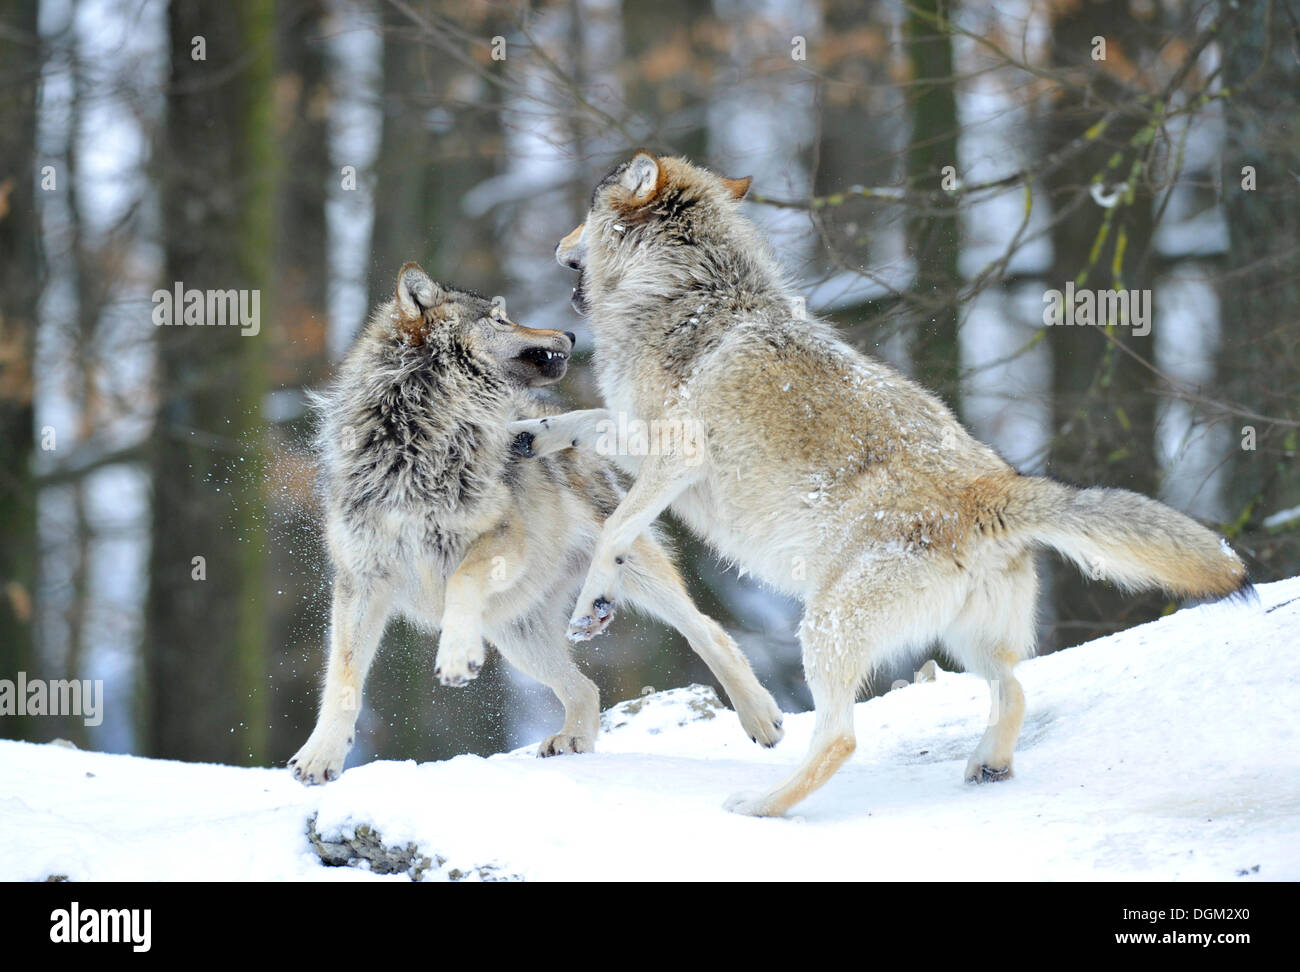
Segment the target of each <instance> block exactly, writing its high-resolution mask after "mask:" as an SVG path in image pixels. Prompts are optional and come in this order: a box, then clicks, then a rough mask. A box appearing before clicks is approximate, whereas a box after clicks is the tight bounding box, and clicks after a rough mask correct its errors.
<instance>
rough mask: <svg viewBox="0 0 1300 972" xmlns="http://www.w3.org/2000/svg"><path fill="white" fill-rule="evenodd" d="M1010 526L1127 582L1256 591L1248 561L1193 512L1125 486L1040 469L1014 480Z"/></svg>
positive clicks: (1215, 591)
mask: <svg viewBox="0 0 1300 972" xmlns="http://www.w3.org/2000/svg"><path fill="white" fill-rule="evenodd" d="M1006 520H1007V527H1008V528H1009V530H1010V531H1011V532H1013V533H1019V534H1020V535H1021V536H1022V537H1024V538H1025V539H1027V540H1029V541H1030V542H1032V543H1036V544H1040V545H1042V546H1045V547H1050V548H1051V549H1053V550H1055V551H1057V552H1058V553H1060V554H1061V555H1063V556H1065V557H1068V558H1069V559H1070V560H1073V561H1074V562H1075V564H1077V565H1078V566H1079V569H1080V570H1082V571H1083V572H1084V573H1085V574H1087V575H1088V576H1089V577H1093V578H1097V579H1103V578H1104V579H1105V580H1109V581H1110V582H1111V583H1113V584H1115V585H1116V586H1118V587H1121V588H1123V589H1124V590H1129V591H1140V590H1150V589H1154V588H1159V589H1160V590H1163V591H1165V592H1166V593H1167V594H1170V595H1172V596H1174V597H1180V598H1194V599H1197V600H1217V599H1218V598H1222V597H1228V596H1230V595H1234V594H1235V595H1238V596H1240V597H1243V598H1249V597H1250V595H1251V593H1252V592H1253V588H1252V587H1251V586H1250V581H1249V579H1248V578H1247V576H1246V565H1245V564H1244V563H1242V561H1241V558H1240V557H1238V556H1237V554H1236V553H1235V552H1234V551H1233V550H1232V548H1231V547H1229V546H1228V542H1227V541H1226V540H1222V539H1220V538H1219V537H1217V536H1215V535H1214V534H1213V533H1211V532H1210V531H1209V530H1207V529H1206V528H1205V527H1203V526H1201V525H1200V524H1199V523H1197V522H1196V521H1195V520H1193V519H1191V518H1190V517H1187V516H1184V515H1183V514H1182V513H1179V512H1177V511H1176V510H1172V509H1170V508H1169V507H1168V506H1165V505H1164V504H1163V503H1158V502H1156V501H1155V500H1153V499H1149V498H1148V497H1146V496H1141V495H1139V494H1138V493H1132V492H1129V491H1128V490H1126V489H1105V488H1102V487H1093V488H1091V489H1075V488H1074V487H1072V486H1066V485H1065V484H1064V483H1058V482H1055V481H1053V480H1050V479H1045V478H1042V477H1039V476H1017V477H1016V478H1015V479H1014V480H1013V481H1012V482H1010V483H1009V484H1008V493H1007V498H1006Z"/></svg>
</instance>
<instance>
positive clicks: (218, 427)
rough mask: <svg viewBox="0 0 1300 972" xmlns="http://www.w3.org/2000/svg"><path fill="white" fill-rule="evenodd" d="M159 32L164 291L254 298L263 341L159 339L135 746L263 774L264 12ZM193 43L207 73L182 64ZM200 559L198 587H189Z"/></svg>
mask: <svg viewBox="0 0 1300 972" xmlns="http://www.w3.org/2000/svg"><path fill="white" fill-rule="evenodd" d="M168 26H169V34H170V38H171V55H172V69H171V79H170V80H171V85H170V90H169V93H168V98H167V128H166V133H165V136H164V144H163V146H162V149H161V155H162V160H161V161H162V167H161V169H160V172H161V175H162V179H163V225H164V244H165V248H166V278H165V280H164V281H163V282H162V284H161V286H162V287H164V288H171V287H173V286H174V285H175V284H178V283H183V284H184V287H185V289H187V290H190V289H197V290H201V291H203V290H222V291H224V290H228V289H232V288H234V289H242V290H247V291H252V292H258V293H260V299H261V320H260V328H261V329H260V332H259V333H258V334H257V335H256V336H252V335H249V336H244V335H243V334H242V333H241V330H240V329H239V328H236V327H208V326H184V325H180V326H172V327H159V328H157V330H156V337H157V346H158V389H159V392H158V394H159V405H158V415H157V419H156V423H155V430H154V437H153V442H152V450H151V452H152V455H151V464H152V474H153V477H152V478H153V512H152V520H153V524H152V526H153V530H152V534H153V549H152V552H151V559H150V571H149V574H150V590H149V596H148V602H147V607H146V625H145V628H146V632H145V644H144V659H145V664H144V671H145V680H144V686H143V692H144V695H143V699H142V701H143V706H142V710H143V711H142V721H143V726H142V730H143V731H142V732H141V734H140V738H141V739H142V741H143V744H144V748H145V751H146V753H147V754H148V755H150V756H163V757H173V758H181V759H194V760H211V761H218V762H236V763H259V762H263V761H264V760H265V758H266V751H267V748H266V738H267V723H268V720H269V707H268V700H269V695H270V693H269V690H268V686H267V684H266V669H267V660H266V652H267V644H266V625H265V590H264V587H265V539H264V530H265V527H264V510H265V495H264V493H265V490H264V486H263V456H262V452H263V441H262V431H261V409H262V399H263V396H264V393H265V389H266V370H265V359H266V356H267V351H266V349H267V348H268V347H269V344H268V340H269V339H268V336H267V330H268V328H271V327H272V326H273V322H274V320H275V316H274V306H273V305H274V301H273V299H272V298H273V294H272V293H271V292H270V291H269V289H268V284H269V283H270V280H269V274H268V272H267V268H268V267H269V266H270V265H271V262H272V255H273V249H272V233H273V220H274V213H275V200H274V198H273V192H272V189H273V186H274V180H275V170H274V152H273V132H272V124H271V106H272V97H271V94H272V92H271V51H272V45H273V26H272V14H271V4H270V3H269V0H260V2H259V0H250V2H248V3H244V4H240V5H239V6H238V7H237V8H233V9H232V10H231V11H229V12H227V13H224V14H223V15H221V16H213V15H212V14H211V11H209V10H207V9H206V8H205V5H204V4H202V3H199V2H195V0H173V2H172V4H171V6H170V8H169V10H168ZM196 37H202V38H203V39H204V40H205V42H206V48H207V51H206V53H207V59H206V60H198V61H196V60H193V59H192V56H191V55H192V50H193V46H192V45H193V39H194V38H196ZM173 311H174V313H175V314H177V315H179V308H174V309H173ZM179 319H180V318H179V316H178V317H177V320H179ZM196 557H202V558H204V564H205V567H204V569H205V571H206V579H203V580H198V579H194V572H195V570H196V568H195V566H194V564H195V560H194V558H196Z"/></svg>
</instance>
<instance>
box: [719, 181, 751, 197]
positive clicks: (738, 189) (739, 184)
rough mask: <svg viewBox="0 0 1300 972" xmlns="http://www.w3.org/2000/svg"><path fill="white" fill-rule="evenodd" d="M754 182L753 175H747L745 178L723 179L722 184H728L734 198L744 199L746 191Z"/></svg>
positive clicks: (727, 186) (728, 190)
mask: <svg viewBox="0 0 1300 972" xmlns="http://www.w3.org/2000/svg"><path fill="white" fill-rule="evenodd" d="M753 183H754V177H753V176H745V178H743V179H723V180H722V184H723V185H724V186H726V188H727V192H729V193H731V198H732V199H744V198H745V193H747V192H749V187H750V186H751V185H753Z"/></svg>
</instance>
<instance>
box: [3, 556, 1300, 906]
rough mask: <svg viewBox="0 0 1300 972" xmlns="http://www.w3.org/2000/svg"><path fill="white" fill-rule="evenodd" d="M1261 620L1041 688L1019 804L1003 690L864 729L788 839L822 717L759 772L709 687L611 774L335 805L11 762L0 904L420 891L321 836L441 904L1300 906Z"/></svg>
mask: <svg viewBox="0 0 1300 972" xmlns="http://www.w3.org/2000/svg"><path fill="white" fill-rule="evenodd" d="M1259 594H1260V603H1259V604H1257V605H1254V604H1252V605H1241V604H1224V605H1211V606H1206V607H1200V608H1194V609H1189V610H1186V611H1181V612H1179V613H1177V614H1175V615H1173V616H1172V617H1168V618H1165V619H1163V620H1161V621H1158V622H1156V623H1154V624H1150V625H1146V626H1143V627H1140V628H1135V629H1132V630H1130V631H1126V632H1123V633H1121V634H1119V635H1115V636H1112V637H1109V638H1104V639H1101V640H1099V641H1095V642H1092V643H1090V644H1086V645H1081V646H1079V647H1077V648H1073V649H1070V650H1068V651H1064V652H1061V653H1059V654H1056V655H1052V656H1048V657H1046V658H1041V659H1036V660H1034V661H1031V662H1028V663H1026V664H1024V665H1022V666H1021V668H1020V669H1019V674H1020V678H1021V680H1022V682H1023V683H1024V687H1025V692H1026V694H1027V696H1028V703H1029V708H1028V716H1027V718H1026V722H1025V728H1024V732H1023V733H1022V736H1021V741H1020V746H1019V750H1018V753H1017V757H1016V772H1017V775H1016V777H1015V779H1013V780H1011V781H1009V782H1007V783H1002V784H996V785H986V786H978V787H977V786H968V785H966V784H964V783H963V782H962V768H963V765H964V763H965V760H966V757H967V755H968V754H969V752H970V750H971V748H972V747H973V746H974V745H975V742H976V740H977V739H978V738H979V735H980V733H981V731H982V729H983V720H984V717H985V714H986V709H987V696H986V692H985V688H984V685H983V683H982V682H981V681H979V680H977V679H975V678H973V677H968V676H964V675H956V674H949V673H942V672H941V673H940V674H939V677H938V680H937V681H934V682H923V683H919V684H914V685H910V686H908V687H907V688H903V689H898V690H896V691H893V692H890V693H888V694H887V695H885V696H883V697H881V698H878V699H875V700H873V701H871V702H865V703H863V704H861V705H859V706H858V709H857V732H858V750H857V753H856V754H855V755H854V756H853V758H852V759H851V760H850V762H849V764H848V765H847V766H846V767H845V768H844V769H843V770H842V771H841V772H840V773H839V774H838V775H837V776H836V777H835V778H834V779H833V780H832V781H831V782H830V784H829V785H828V786H826V787H825V788H824V789H823V790H822V791H820V792H819V793H817V794H815V795H814V796H813V797H812V798H810V799H809V800H808V801H806V802H805V803H804V804H802V805H801V806H800V807H798V808H796V811H795V812H796V814H797V816H794V817H792V818H789V819H785V820H757V819H751V818H745V817H738V816H733V815H731V814H728V813H725V812H724V811H723V810H722V809H721V806H722V802H723V800H724V799H725V798H726V796H727V795H728V794H730V793H732V792H733V791H735V790H742V789H759V788H763V787H765V786H767V785H769V784H772V783H775V782H777V781H778V780H779V779H780V778H781V777H783V776H784V774H785V773H786V772H787V771H788V770H789V769H790V768H791V767H792V766H793V765H794V764H795V763H796V762H797V760H798V759H799V757H800V755H801V754H802V753H803V751H804V747H805V746H806V744H807V742H808V737H809V734H810V732H811V729H812V718H813V717H812V715H811V713H807V714H801V715H795V716H790V717H788V718H787V719H786V727H787V735H786V738H785V741H784V742H782V743H781V745H780V746H778V747H777V748H776V749H775V750H771V751H765V750H760V749H759V748H758V747H756V746H754V745H753V744H752V743H750V742H749V740H748V739H747V738H745V736H744V734H743V733H742V732H741V729H740V726H739V724H738V722H737V721H736V718H735V716H734V715H733V714H732V713H731V712H730V711H729V710H726V709H724V708H721V707H719V706H717V705H716V703H715V702H714V701H713V700H712V696H711V693H710V692H709V691H708V690H706V689H702V688H700V687H693V688H688V689H679V690H675V691H670V692H664V693H660V694H659V695H655V696H650V697H647V698H645V699H637V700H633V701H632V702H630V703H624V704H622V705H620V706H617V707H615V708H614V709H613V710H611V711H610V712H607V713H606V730H607V731H603V732H602V734H601V737H600V740H599V747H600V752H599V753H597V754H595V755H589V756H576V757H574V756H568V757H559V758H555V759H549V760H538V759H534V758H533V757H532V755H531V750H527V751H520V752H515V753H509V754H502V755H499V756H494V757H492V758H490V759H481V758H478V757H474V756H461V757H457V758H456V759H452V760H448V761H446V762H442V763H430V764H425V765H420V766H417V765H415V764H414V763H410V762H407V763H395V762H387V763H375V764H371V765H367V766H361V767H358V768H356V769H352V770H349V771H348V772H346V773H345V774H344V775H343V777H342V779H340V780H339V781H338V782H336V783H333V784H330V785H328V786H325V787H319V788H312V789H307V788H304V787H302V786H300V785H299V784H297V783H295V782H294V781H293V780H292V779H290V777H289V774H288V772H287V771H285V770H283V769H274V770H267V769H237V768H232V767H224V766H206V765H197V764H185V763H171V762H162V761H154V760H145V759H138V758H133V757H127V756H112V755H105V754H99V753H83V752H77V751H74V750H69V749H64V748H61V747H57V746H50V745H32V744H27V743H16V742H0V879H5V880H15V879H19V880H41V879H44V878H46V877H48V876H50V875H66V876H68V877H69V878H71V879H72V880H74V881H81V880H94V879H128V880H131V879H141V880H175V879H218V880H223V879H235V880H268V879H280V878H293V879H319V880H368V881H375V880H387V881H405V880H408V878H407V876H406V875H405V874H403V873H399V874H390V875H386V876H380V875H378V874H374V873H370V872H369V871H367V870H364V869H360V868H357V867H325V866H322V864H321V859H320V857H319V856H318V854H317V852H316V850H315V849H314V848H313V844H312V842H310V841H309V840H308V837H307V830H308V821H309V820H312V819H313V818H314V819H315V828H316V831H317V832H318V834H319V837H320V839H321V841H322V842H323V843H322V846H323V847H324V848H325V851H326V853H339V847H338V842H339V841H341V840H345V839H346V840H348V841H349V842H350V844H349V846H352V847H355V846H360V845H363V844H367V843H369V844H370V845H373V846H376V847H377V846H378V844H379V842H380V841H382V843H383V845H384V846H385V848H387V853H388V856H389V857H392V858H394V859H398V860H401V861H408V860H409V861H410V862H413V864H414V867H415V869H416V870H418V871H419V872H420V873H422V874H423V876H424V878H425V879H426V880H439V879H448V878H451V879H459V878H462V877H468V878H481V877H489V878H508V877H523V878H526V879H530V880H558V879H717V878H722V879H726V878H734V879H772V878H813V879H816V878H848V879H974V878H978V879H999V878H1008V879H1043V878H1047V879H1080V878H1082V879H1089V878H1095V879H1130V878H1142V879H1209V880H1249V879H1263V880H1297V879H1300V736H1298V735H1297V727H1298V723H1300V718H1298V717H1297V713H1298V712H1300V651H1297V641H1298V640H1300V578H1294V579H1292V580H1289V581H1284V582H1280V583H1277V584H1269V585H1266V586H1263V587H1261V588H1260V590H1259ZM367 828H369V829H367ZM346 853H348V852H347V851H344V854H345V855H346ZM400 866H402V867H405V866H406V864H405V863H402V864H400Z"/></svg>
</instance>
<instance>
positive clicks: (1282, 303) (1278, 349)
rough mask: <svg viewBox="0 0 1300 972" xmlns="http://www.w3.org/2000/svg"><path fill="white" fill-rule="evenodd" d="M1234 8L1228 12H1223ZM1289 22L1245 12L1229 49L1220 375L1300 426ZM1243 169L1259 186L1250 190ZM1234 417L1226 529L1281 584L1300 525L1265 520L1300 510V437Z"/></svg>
mask: <svg viewBox="0 0 1300 972" xmlns="http://www.w3.org/2000/svg"><path fill="white" fill-rule="evenodd" d="M1229 6H1230V5H1229V4H1227V3H1224V4H1223V7H1224V8H1225V9H1224V13H1225V14H1227V13H1228V12H1229V11H1228V10H1227V9H1226V8H1228V7H1229ZM1231 6H1233V7H1235V6H1236V4H1232V5H1231ZM1270 9H1271V12H1272V17H1273V24H1272V30H1271V32H1270V31H1269V29H1268V24H1267V17H1268V15H1269V11H1270ZM1285 18H1286V13H1285V11H1284V10H1283V9H1282V5H1281V4H1278V3H1271V4H1270V3H1256V4H1252V5H1247V6H1246V7H1245V9H1244V10H1242V11H1241V13H1240V14H1239V15H1238V19H1237V21H1236V23H1235V28H1234V30H1233V31H1232V33H1231V35H1230V36H1227V37H1225V39H1224V44H1223V46H1224V63H1223V74H1224V77H1223V83H1224V84H1225V85H1226V86H1228V87H1229V88H1230V89H1231V90H1232V92H1233V94H1232V95H1231V96H1230V97H1229V98H1228V100H1227V101H1226V103H1225V120H1226V122H1227V135H1228V145H1227V151H1226V152H1225V153H1224V169H1223V205H1224V208H1225V210H1226V212H1227V219H1228V237H1229V246H1228V254H1227V260H1226V266H1225V271H1226V272H1225V274H1224V277H1223V283H1222V294H1223V297H1222V306H1223V323H1224V335H1225V338H1224V340H1223V343H1222V352H1221V355H1220V359H1219V369H1220V372H1219V373H1220V375H1221V376H1222V377H1223V387H1224V391H1225V396H1226V397H1227V398H1228V399H1230V400H1231V401H1233V402H1236V403H1238V404H1240V405H1243V406H1245V407H1246V408H1247V409H1249V410H1251V411H1253V412H1256V413H1258V414H1260V415H1267V416H1277V417H1284V418H1290V419H1292V420H1294V419H1296V418H1300V249H1297V241H1300V204H1298V203H1297V200H1296V188H1297V187H1296V177H1297V174H1298V173H1300V109H1298V108H1297V104H1296V91H1297V90H1300V67H1298V66H1297V63H1296V57H1295V46H1294V39H1293V38H1292V37H1291V36H1290V35H1289V34H1288V32H1287V31H1286V30H1284V29H1281V27H1280V25H1279V22H1280V23H1281V24H1286V23H1287V21H1286V19H1285ZM1248 165H1249V166H1251V167H1252V168H1253V174H1254V180H1255V183H1254V184H1255V188H1254V189H1246V188H1244V187H1243V181H1244V180H1245V179H1246V176H1245V175H1243V168H1244V167H1245V166H1248ZM1229 421H1230V422H1231V423H1232V437H1231V439H1232V442H1233V446H1234V451H1233V452H1232V454H1231V455H1230V459H1229V462H1230V466H1229V469H1230V472H1229V475H1228V476H1227V482H1228V509H1229V511H1230V515H1231V516H1232V517H1233V519H1234V522H1233V523H1232V524H1231V525H1230V527H1229V532H1230V533H1231V534H1232V539H1233V542H1234V544H1235V545H1237V547H1238V549H1239V550H1240V551H1241V552H1242V553H1243V554H1245V555H1246V556H1247V557H1248V558H1249V563H1250V567H1251V572H1252V575H1253V576H1254V577H1255V579H1256V580H1276V579H1278V578H1281V577H1285V576H1287V575H1288V574H1290V573H1292V572H1294V570H1295V564H1296V562H1297V561H1300V529H1297V527H1296V525H1295V523H1294V522H1292V523H1291V524H1290V525H1288V526H1284V527H1281V528H1278V529H1274V530H1269V529H1267V528H1265V527H1264V525H1263V522H1262V521H1263V520H1264V519H1265V518H1266V517H1268V516H1269V515H1270V514H1273V513H1278V512H1280V511H1283V510H1288V509H1294V508H1295V507H1296V506H1300V467H1298V466H1297V463H1296V459H1295V457H1296V453H1297V451H1298V450H1300V434H1298V432H1297V429H1296V428H1295V427H1294V426H1285V425H1280V424H1275V423H1271V422H1267V421H1262V420H1256V419H1251V418H1244V417H1233V418H1231V419H1230V420H1229ZM1252 434H1253V439H1254V441H1253V443H1252V442H1251V438H1252ZM1251 445H1253V446H1254V448H1253V449H1252V448H1250V446H1251Z"/></svg>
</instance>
